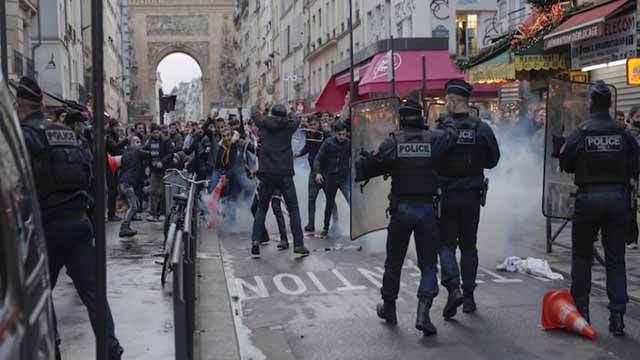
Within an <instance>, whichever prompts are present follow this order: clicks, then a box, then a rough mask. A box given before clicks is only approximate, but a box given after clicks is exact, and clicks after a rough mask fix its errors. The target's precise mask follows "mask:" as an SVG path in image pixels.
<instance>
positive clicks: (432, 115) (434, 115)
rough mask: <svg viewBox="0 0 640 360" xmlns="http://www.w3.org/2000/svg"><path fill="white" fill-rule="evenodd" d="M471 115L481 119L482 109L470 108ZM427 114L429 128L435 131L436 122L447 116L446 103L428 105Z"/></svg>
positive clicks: (436, 102)
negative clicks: (442, 116)
mask: <svg viewBox="0 0 640 360" xmlns="http://www.w3.org/2000/svg"><path fill="white" fill-rule="evenodd" d="M469 113H470V114H471V115H473V116H475V117H480V109H478V108H477V107H475V106H470V107H469ZM426 114H427V126H429V129H435V128H436V125H437V123H436V120H438V118H440V116H441V115H446V114H447V109H446V107H445V104H444V102H442V101H435V102H429V103H428V104H427V112H426Z"/></svg>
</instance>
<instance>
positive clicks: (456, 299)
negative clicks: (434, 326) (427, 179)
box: [438, 79, 500, 319]
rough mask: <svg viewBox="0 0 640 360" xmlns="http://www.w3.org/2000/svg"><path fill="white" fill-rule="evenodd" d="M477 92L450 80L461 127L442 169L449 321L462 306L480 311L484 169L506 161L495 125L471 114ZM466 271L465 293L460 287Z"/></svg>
mask: <svg viewBox="0 0 640 360" xmlns="http://www.w3.org/2000/svg"><path fill="white" fill-rule="evenodd" d="M472 90H473V88H472V86H471V85H470V84H468V83H467V82H466V81H464V80H457V79H454V80H450V81H449V82H447V84H446V108H447V112H448V115H447V116H446V117H445V118H446V119H450V121H452V122H453V124H454V125H455V127H456V129H457V131H458V140H457V144H456V146H455V147H454V148H453V149H452V150H451V151H450V152H449V153H448V154H447V155H446V156H445V158H444V159H443V161H442V162H441V165H440V166H439V168H438V175H439V180H440V181H439V182H440V186H441V188H442V191H443V197H442V218H441V219H440V235H441V236H442V248H441V249H440V267H441V269H442V286H444V287H445V288H446V289H447V291H448V293H449V296H448V298H447V303H446V305H445V307H444V309H443V311H442V315H443V316H444V317H445V318H447V319H448V318H451V317H453V316H455V315H456V312H457V308H458V307H459V306H460V305H463V311H464V312H465V313H471V312H474V311H475V310H476V303H475V300H474V296H473V292H474V290H475V288H476V275H477V272H478V248H477V245H476V243H477V233H478V223H479V221H480V207H481V205H484V199H485V196H486V193H487V181H486V180H485V177H484V169H491V168H493V167H495V166H496V165H497V164H498V160H499V159H500V149H499V148H498V142H497V141H496V138H495V135H494V134H493V130H491V127H489V125H487V124H486V123H484V122H482V121H481V120H480V119H478V118H476V117H475V116H472V115H470V114H469V97H470V96H471V92H472ZM440 124H441V125H439V127H442V123H440ZM457 247H460V253H461V256H460V267H458V263H457V260H456V249H457ZM460 275H462V289H463V292H461V291H460V277H461V276H460Z"/></svg>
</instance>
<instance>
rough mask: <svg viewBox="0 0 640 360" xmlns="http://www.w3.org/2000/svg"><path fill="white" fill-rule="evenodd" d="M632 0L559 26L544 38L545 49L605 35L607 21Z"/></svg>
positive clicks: (610, 3) (599, 8) (580, 16)
mask: <svg viewBox="0 0 640 360" xmlns="http://www.w3.org/2000/svg"><path fill="white" fill-rule="evenodd" d="M629 1H630V0H616V1H612V2H609V3H606V4H604V5H601V6H598V7H596V8H593V9H591V10H587V11H585V12H581V13H578V14H576V15H574V16H572V17H570V18H569V19H568V20H567V21H565V22H564V23H562V24H561V25H560V26H558V27H557V28H556V29H555V30H554V31H552V32H551V33H549V34H547V35H546V36H545V37H544V48H545V49H551V48H554V47H557V46H562V45H567V44H571V43H572V42H576V41H582V40H586V39H591V38H595V37H599V36H602V35H603V34H604V23H605V21H606V20H607V19H608V18H609V17H611V16H613V15H615V14H616V13H617V11H616V10H618V9H620V8H621V7H622V6H623V5H625V4H627V3H628V2H629Z"/></svg>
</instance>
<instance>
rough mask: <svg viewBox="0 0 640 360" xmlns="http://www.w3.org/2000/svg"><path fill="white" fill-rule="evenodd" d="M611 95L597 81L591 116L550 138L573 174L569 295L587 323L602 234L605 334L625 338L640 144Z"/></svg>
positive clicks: (602, 84)
mask: <svg viewBox="0 0 640 360" xmlns="http://www.w3.org/2000/svg"><path fill="white" fill-rule="evenodd" d="M610 107H611V91H610V90H609V87H608V86H607V85H606V84H605V83H604V82H603V81H597V82H596V83H595V84H594V86H592V88H591V93H590V95H589V110H590V112H591V116H590V117H589V119H588V120H586V121H585V122H583V123H581V124H579V125H578V127H577V128H576V129H575V130H574V131H573V132H572V133H571V134H570V135H569V137H568V138H567V140H566V143H565V144H564V145H562V143H563V140H564V139H563V138H557V137H554V139H553V142H554V153H555V155H557V154H558V149H559V148H560V146H562V147H561V148H560V151H559V152H560V154H559V157H560V168H561V169H562V170H563V171H566V172H569V173H574V174H575V180H574V181H575V184H576V185H577V186H578V192H577V193H576V203H575V213H574V215H573V225H572V229H571V242H572V257H571V295H572V296H573V298H574V299H575V301H576V307H577V308H578V311H580V313H581V314H582V315H583V316H584V318H585V319H586V320H587V321H589V293H590V290H591V264H592V262H593V244H594V243H595V241H596V240H597V236H598V231H601V232H602V245H603V247H604V253H605V260H606V268H607V295H608V297H609V311H610V312H611V315H610V317H609V330H610V331H611V333H612V334H613V335H615V336H622V335H623V334H624V321H623V317H624V313H625V310H626V304H627V302H628V301H629V300H628V295H627V279H626V270H625V258H624V257H625V240H626V238H627V236H628V231H627V229H628V226H629V221H630V216H631V215H632V208H633V204H632V200H634V199H633V198H632V196H634V195H633V193H634V192H635V191H634V188H635V186H636V181H637V179H638V143H637V142H636V140H635V139H634V138H633V135H632V134H631V133H630V132H629V131H628V130H627V129H625V127H624V124H623V123H619V122H617V121H615V120H614V119H612V118H611V115H610V114H609V109H610Z"/></svg>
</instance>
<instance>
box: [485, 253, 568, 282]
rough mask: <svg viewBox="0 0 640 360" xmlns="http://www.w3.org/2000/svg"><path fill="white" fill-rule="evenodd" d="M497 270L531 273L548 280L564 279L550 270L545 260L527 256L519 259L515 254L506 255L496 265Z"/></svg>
mask: <svg viewBox="0 0 640 360" xmlns="http://www.w3.org/2000/svg"><path fill="white" fill-rule="evenodd" d="M496 270H498V271H506V272H519V273H521V274H525V275H532V276H536V277H541V278H545V279H549V280H564V276H562V274H558V273H556V272H553V270H551V267H550V266H549V263H548V262H547V261H546V260H542V259H536V258H532V257H528V258H526V259H521V258H519V257H517V256H509V257H507V258H506V259H505V260H504V262H502V264H498V265H497V266H496Z"/></svg>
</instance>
